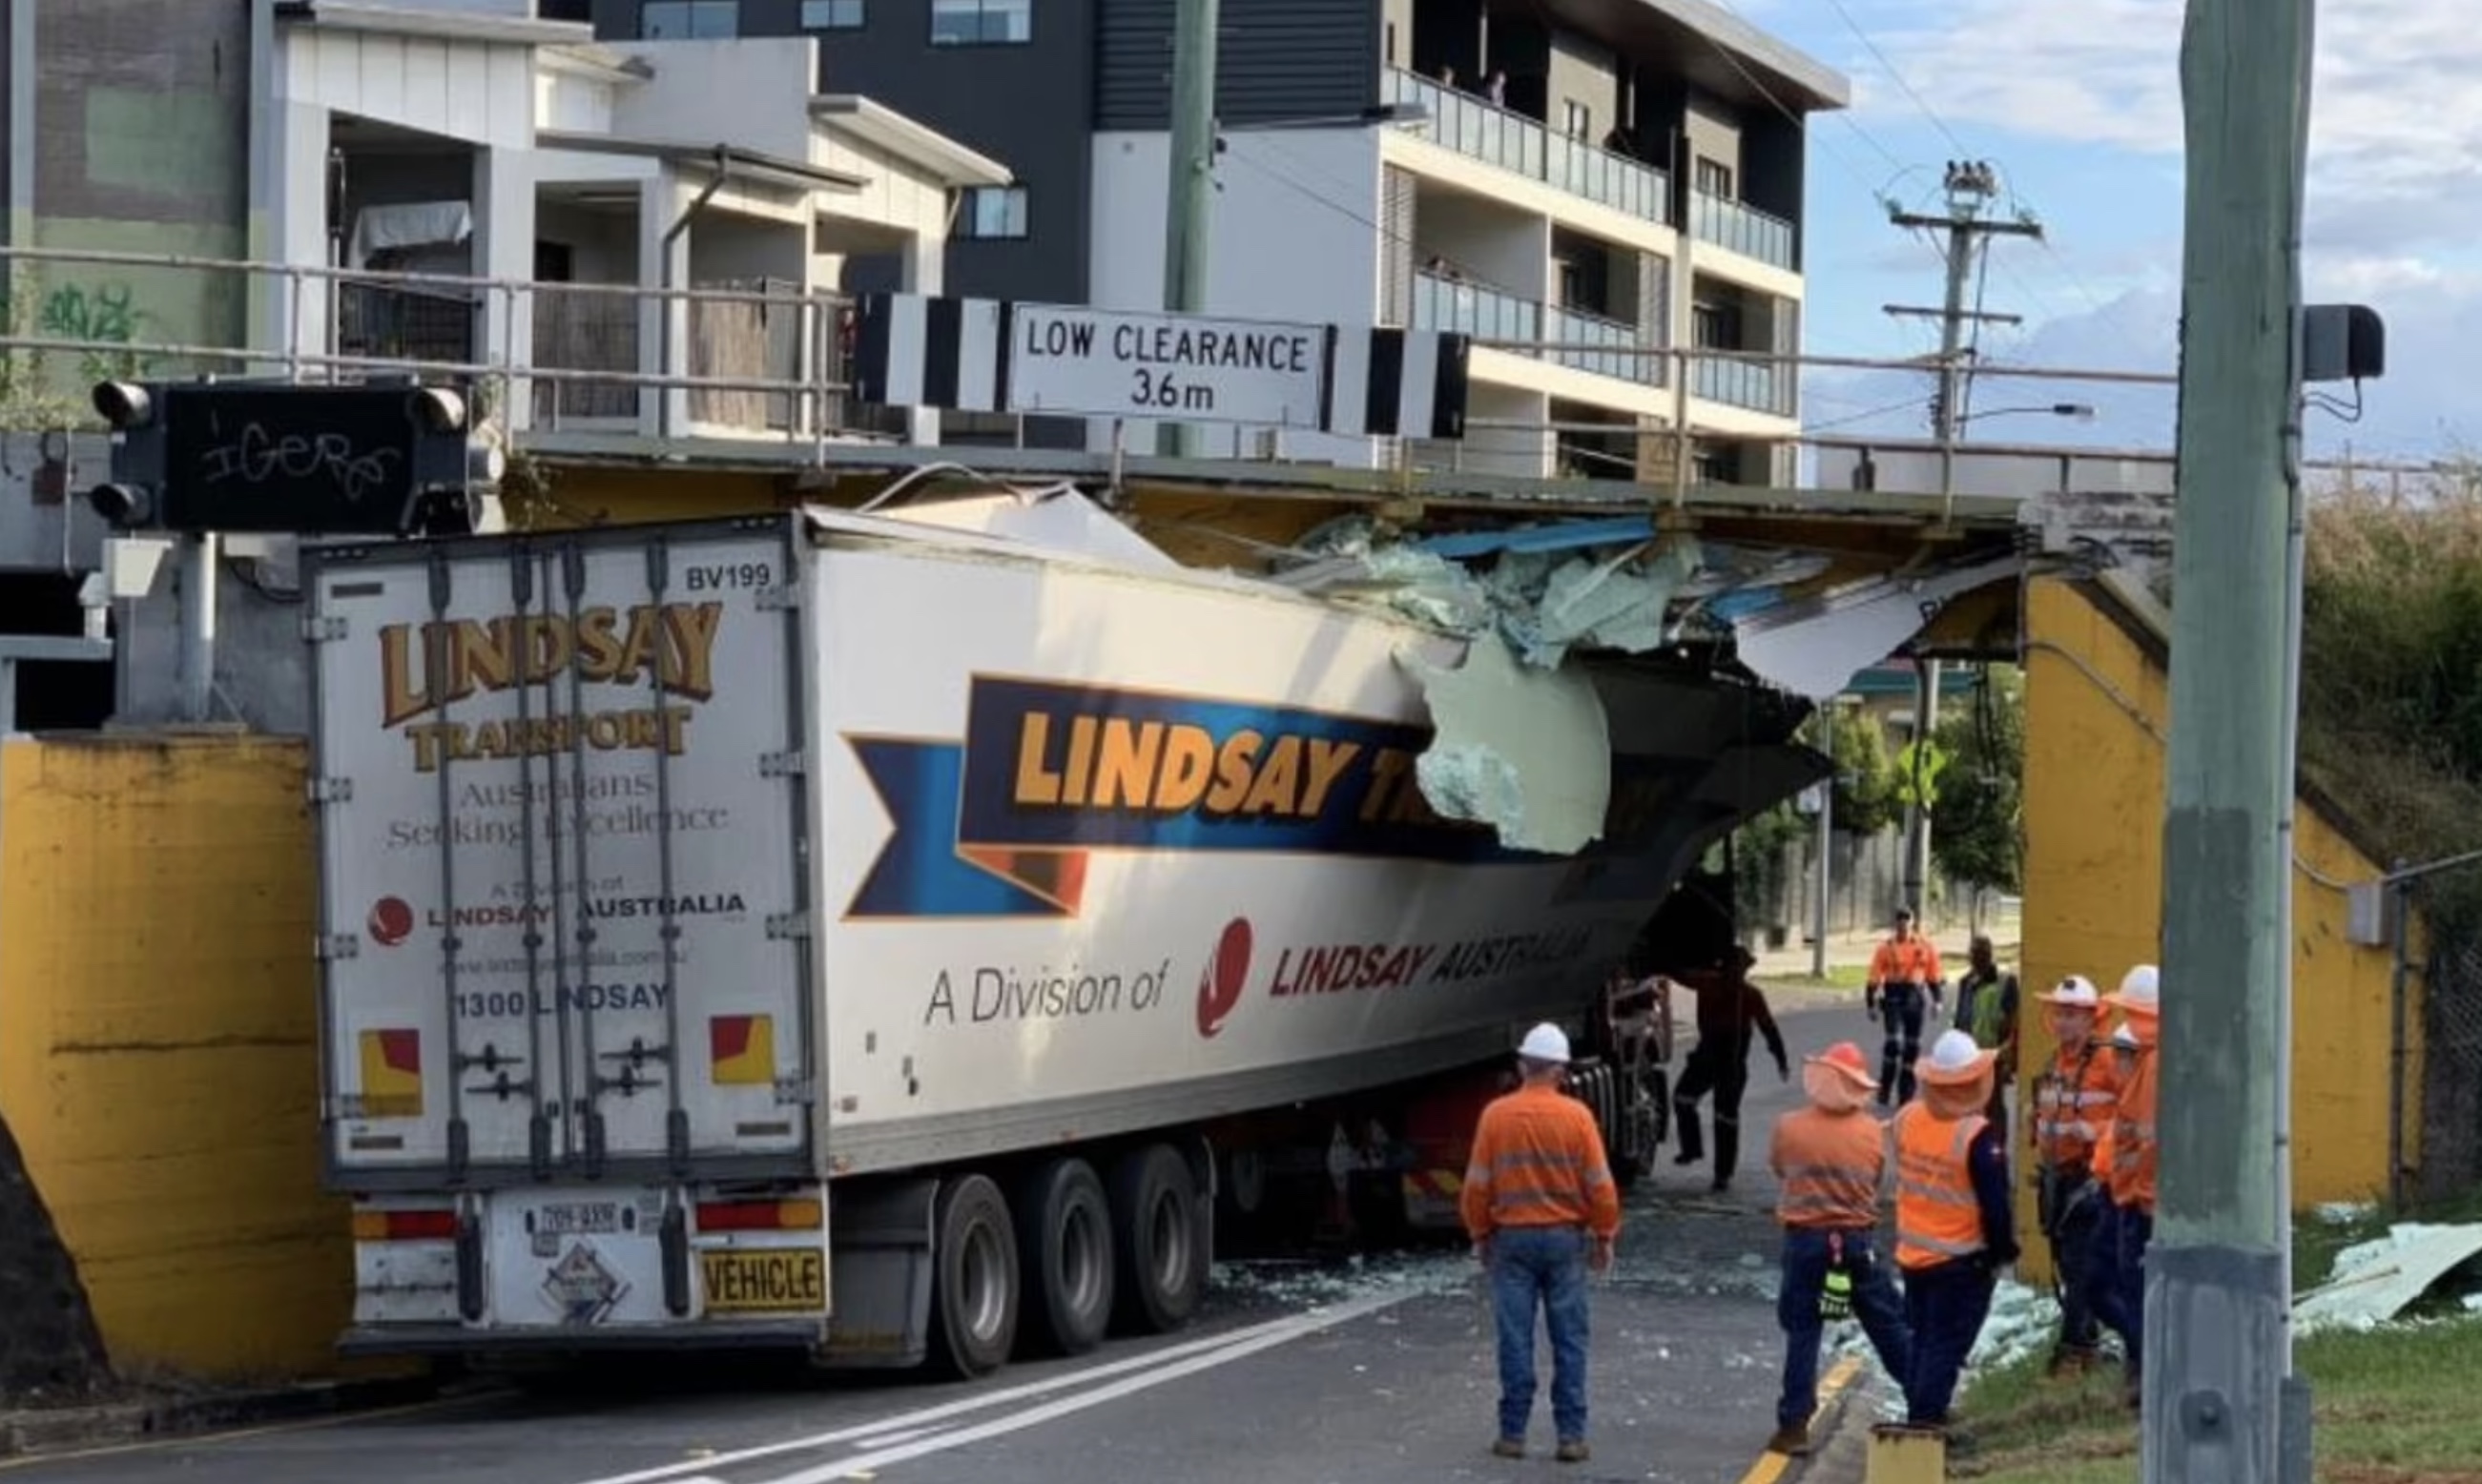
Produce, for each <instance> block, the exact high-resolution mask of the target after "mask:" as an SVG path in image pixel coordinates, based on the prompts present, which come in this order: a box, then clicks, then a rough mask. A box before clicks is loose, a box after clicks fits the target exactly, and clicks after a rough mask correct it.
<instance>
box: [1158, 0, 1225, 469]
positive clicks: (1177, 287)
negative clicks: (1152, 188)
mask: <svg viewBox="0 0 2482 1484" xmlns="http://www.w3.org/2000/svg"><path fill="white" fill-rule="evenodd" d="M1178 3H1179V7H1180V10H1179V13H1178V15H1177V17H1176V19H1175V22H1174V25H1173V38H1172V179H1171V191H1170V193H1169V194H1168V195H1167V196H1166V198H1165V201H1164V308H1165V309H1167V310H1169V311H1171V312H1172V313H1174V314H1202V313H1204V312H1205V310H1206V238H1207V234H1208V232H1209V231H1211V230H1212V229H1213V222H1214V205H1215V29H1216V25H1217V21H1218V14H1217V11H1218V6H1217V0H1178ZM1165 428H1166V432H1165V435H1164V438H1163V440H1162V441H1160V442H1158V444H1157V445H1156V446H1157V447H1158V448H1161V449H1164V451H1166V452H1168V453H1170V454H1171V455H1172V456H1173V457H1175V458H1181V459H1195V458H1197V457H1199V455H1200V451H1201V448H1200V445H1201V437H1200V430H1199V427H1198V425H1197V424H1195V423H1180V422H1175V423H1169V424H1166V425H1165Z"/></svg>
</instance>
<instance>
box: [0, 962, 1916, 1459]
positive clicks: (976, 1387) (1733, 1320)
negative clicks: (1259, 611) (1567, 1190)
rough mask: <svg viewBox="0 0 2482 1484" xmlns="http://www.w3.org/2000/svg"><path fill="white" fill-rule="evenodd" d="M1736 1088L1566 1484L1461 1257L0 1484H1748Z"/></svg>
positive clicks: (241, 1440) (1626, 1241)
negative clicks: (899, 1367)
mask: <svg viewBox="0 0 2482 1484" xmlns="http://www.w3.org/2000/svg"><path fill="white" fill-rule="evenodd" d="M1784 1029H1785V1033H1786V1037H1787V1040H1788V1041H1789V1042H1790V1043H1791V1049H1792V1051H1793V1054H1794V1056H1795V1058H1796V1061H1795V1071H1796V1073H1797V1072H1798V1071H1799V1063H1798V1058H1799V1056H1800V1055H1801V1054H1803V1053H1804V1052H1810V1051H1816V1050H1817V1049H1819V1048H1820V1047H1823V1046H1824V1045H1825V1044H1827V1043H1828V1042H1829V1041H1832V1040H1834V1039H1836V1038H1837V1037H1840V1036H1856V1037H1862V1035H1863V1033H1864V1032H1866V1030H1867V1029H1868V1027H1866V1026H1865V1025H1863V1024H1862V1018H1861V1017H1860V1015H1859V1014H1858V1013H1854V1012H1851V1011H1843V1012H1817V1011H1809V1012H1799V1013H1793V1014H1789V1015H1787V1016H1785V1017H1784ZM1865 1044H1866V1041H1865ZM1873 1049H1874V1050H1875V1047H1873ZM1752 1062H1753V1073H1754V1075H1753V1080H1752V1084H1751V1093H1750V1098H1749V1100H1748V1104H1747V1106H1746V1107H1745V1109H1744V1115H1743V1116H1744V1120H1745V1123H1746V1126H1747V1127H1748V1129H1749V1132H1748V1133H1747V1135H1746V1136H1745V1138H1744V1151H1743V1167H1742V1171H1741V1175H1740V1178H1739V1179H1738V1180H1737V1181H1736V1182H1735V1185H1734V1188H1733V1190H1732V1191H1731V1192H1729V1193H1728V1194H1726V1195H1723V1196H1713V1195H1710V1194H1708V1192H1707V1189H1706V1184H1707V1179H1708V1176H1709V1171H1708V1169H1707V1167H1705V1166H1703V1165H1701V1166H1698V1167H1696V1168H1694V1169H1690V1170H1680V1169H1677V1168H1675V1167H1674V1166H1673V1165H1672V1164H1671V1163H1670V1156H1669V1153H1667V1154H1666V1156H1665V1162H1664V1164H1663V1165H1662V1166H1661V1168H1660V1169H1659V1170H1658V1171H1657V1172H1656V1174H1655V1175H1654V1177H1653V1179H1651V1180H1650V1181H1648V1182H1644V1183H1641V1185H1640V1186H1639V1187H1638V1189H1637V1190H1635V1191H1634V1192H1632V1194H1631V1197H1630V1200H1629V1205H1628V1223H1627V1226H1626V1229H1625V1230H1624V1234H1623V1240H1622V1245H1621V1251H1620V1256H1619V1260H1618V1261H1617V1262H1616V1263H1615V1265H1614V1269H1613V1272H1612V1274H1611V1276H1610V1277H1609V1278H1608V1279H1607V1280H1604V1281H1602V1282H1600V1283H1599V1284H1598V1285H1597V1287H1596V1290H1595V1295H1594V1304H1595V1308H1594V1359H1593V1400H1592V1407H1593V1421H1592V1427H1591V1431H1592V1437H1593V1443H1594V1449H1595V1456H1594V1458H1593V1460H1592V1461H1591V1462H1589V1463H1586V1464H1583V1465H1558V1464H1554V1463H1552V1462H1551V1461H1550V1456H1549V1455H1550V1444H1551V1441H1552V1438H1551V1426H1550V1421H1549V1417H1548V1410H1547V1409H1548V1354H1547V1349H1546V1350H1545V1353H1544V1355H1543V1360H1542V1364H1543V1368H1544V1374H1545V1387H1544V1389H1543V1394H1542V1396H1541V1397H1540V1398H1538V1401H1537V1403H1536V1408H1537V1410H1536V1421H1535V1428H1534V1433H1533V1436H1532V1438H1531V1440H1530V1441H1531V1443H1532V1444H1533V1447H1532V1450H1531V1456H1530V1457H1529V1458H1528V1459H1527V1460H1525V1461H1523V1462H1510V1461H1505V1460H1500V1459H1496V1458H1492V1457H1491V1456H1490V1455H1489V1453H1488V1448H1489V1446H1490V1444H1491V1440H1492V1433H1493V1431H1494V1428H1493V1401H1494V1397H1495V1394H1496V1390H1497V1383H1496V1381H1495V1379H1494V1372H1493V1366H1492V1338H1491V1328H1490V1323H1489V1314H1488V1312H1487V1310H1486V1307H1485V1300H1484V1297H1483V1289H1482V1286H1481V1284H1480V1277H1479V1273H1478V1271H1477V1270H1476V1268H1475V1267H1474V1265H1473V1263H1472V1261H1471V1259H1469V1258H1467V1257H1466V1256H1465V1254H1464V1252H1463V1251H1462V1250H1458V1251H1451V1252H1433V1253H1422V1254H1403V1255H1392V1256H1386V1257H1381V1258H1374V1259H1370V1260H1367V1261H1365V1262H1362V1263H1360V1264H1358V1265H1351V1266H1328V1267H1316V1266H1311V1265H1308V1264H1301V1265H1291V1266H1287V1265H1283V1264H1252V1265H1247V1266H1225V1267H1220V1268H1219V1269H1218V1271H1217V1280H1216V1282H1215V1284H1214V1285H1213V1288H1212V1290H1211V1294H1210V1300H1209V1305H1208V1309H1207V1312H1206V1313H1205V1315H1204V1317H1203V1320H1202V1322H1201V1323H1200V1324H1198V1325H1196V1326H1194V1327H1193V1328H1192V1329H1191V1330H1190V1331H1188V1332H1186V1333H1184V1334H1182V1335H1179V1336H1175V1337H1171V1338H1167V1339H1160V1340H1150V1341H1118V1342H1114V1343H1111V1344H1107V1345H1105V1346H1104V1347H1103V1348H1102V1349H1101V1350H1099V1351H1097V1352H1096V1353H1095V1354H1092V1355H1089V1356H1085V1357H1080V1358H1078V1359H1076V1360H1074V1361H1067V1362H1055V1363H1048V1364H1035V1365H1012V1366H1009V1367H1008V1368H1007V1369H1006V1370H1004V1371H1003V1372H1002V1373H1001V1374H999V1375H997V1376H993V1377H990V1378H988V1379H986V1380H984V1381H982V1382H978V1383H972V1384H965V1385H936V1384H923V1383H919V1382H907V1383H895V1382H888V1381H867V1382H856V1381H854V1380H852V1379H850V1378H837V1379H819V1378H808V1377H801V1376H795V1375H789V1374H786V1373H785V1372H784V1371H783V1370H781V1369H780V1368H776V1369H769V1368H761V1367H736V1366H732V1365H718V1364H717V1363H716V1362H715V1361H713V1360H712V1359H699V1360H682V1361H679V1362H676V1363H673V1365H676V1366H677V1367H678V1368H677V1369H673V1370H669V1371H657V1372H652V1373H647V1372H640V1373H637V1374H634V1375H633V1376H632V1377H631V1378H630V1380H629V1383H628V1384H627V1385H625V1386H622V1387H619V1388H616V1389H613V1390H608V1391H598V1392H596V1393H595V1394H594V1395H592V1396H591V1397H587V1398H575V1397H544V1396H541V1395H519V1394H514V1393H507V1394H488V1395H482V1396H474V1397H468V1398H465V1399H462V1400H457V1401H452V1402H447V1403H443V1404H431V1405H426V1406H421V1407H415V1408H409V1409H405V1410H402V1411H398V1412H394V1413H388V1414H380V1415H366V1416H363V1417H358V1418H344V1419H340V1420H334V1421H330V1422H327V1423H324V1424H319V1425H311V1426H304V1427H292V1428H273V1429H266V1430H261V1431H255V1432H245V1433H239V1434H233V1435H228V1436H224V1437H208V1438H201V1439H194V1440H187V1441H174V1442H171V1443H167V1444H160V1445H151V1446H145V1447H140V1448H133V1449H123V1450H119V1451H114V1452H108V1453H101V1454H96V1455H92V1456H86V1457H59V1458H50V1459H36V1460H27V1461H22V1462H19V1463H18V1464H16V1465H14V1466H13V1467H8V1468H5V1469H0V1481H5V1484H176V1481H177V1484H333V1481H335V1480H340V1479H352V1480H354V1481H356V1484H826V1481H829V1480H833V1479H847V1478H852V1479H860V1478H875V1479H879V1480H885V1481H891V1484H901V1481H908V1480H919V1481H924V1484H931V1481H937V1484H1069V1481H1075V1484H1094V1481H1109V1480H1120V1479H1148V1480H1150V1481H1155V1484H1223V1481H1227V1480H1232V1481H1238V1480H1244V1479H1251V1480H1254V1479H1261V1478H1266V1479H1277V1480H1282V1481H1284V1484H1321V1481H1335V1484H1343V1481H1347V1480H1350V1481H1353V1484H1400V1481H1401V1484H1413V1481H1417V1480H1418V1481H1423V1484H1433V1481H1440V1480H1456V1479H1503V1478H1505V1479H1523V1478H1527V1477H1545V1478H1552V1477H1556V1478H1560V1479H1567V1480H1578V1481H1586V1480H1620V1479H1627V1480H1658V1481H1668V1484H1738V1481H1741V1480H1742V1479H1743V1478H1744V1477H1745V1475H1748V1474H1749V1473H1750V1471H1751V1470H1752V1467H1753V1465H1754V1464H1756V1462H1757V1461H1758V1459H1759V1456H1760V1452H1759V1450H1760V1449H1761V1447H1762V1446H1763V1445H1764V1444H1765V1441H1766V1438H1767V1435H1768V1433H1769V1432H1770V1430H1771V1429H1772V1428H1773V1425H1774V1401H1775V1386H1776V1375H1777V1367H1778V1364H1779V1348H1778V1347H1779V1344H1780V1339H1779V1336H1778V1332H1777V1329H1776V1325H1775V1315H1774V1307H1773V1302H1772V1300H1773V1294H1774V1289H1775V1250H1776V1243H1775V1233H1774V1227H1773V1224H1772V1221H1771V1220H1770V1218H1769V1214H1768V1213H1769V1211H1770V1210H1771V1208H1772V1203H1773V1199H1774V1183H1773V1180H1772V1179H1770V1178H1769V1177H1768V1175H1767V1173H1766V1171H1765V1169H1764V1165H1765V1152H1766V1130H1767V1128H1768V1126H1770V1125H1771V1124H1772V1122H1773V1120H1774V1116H1775V1115H1776V1114H1777V1113H1778V1112H1781V1111H1782V1109H1784V1108H1785V1107H1787V1106H1789V1105H1790V1103H1791V1100H1792V1099H1794V1098H1795V1097H1797V1096H1798V1091H1797V1089H1798V1078H1796V1079H1795V1082H1794V1083H1793V1084H1792V1085H1790V1086H1787V1085H1786V1084H1784V1083H1782V1082H1780V1081H1779V1080H1778V1079H1777V1076H1776V1072H1775V1068H1774V1066H1773V1065H1772V1064H1771V1062H1770V1061H1769V1059H1768V1057H1767V1055H1766V1052H1765V1050H1764V1048H1763V1047H1757V1048H1755V1049H1754V1054H1753V1056H1752ZM1675 1070H1676V1072H1677V1066H1676V1069H1675ZM1708 1122H1709V1123H1710V1124H1711V1120H1709V1121H1708ZM1710 1142H1711V1135H1710ZM1784 1476H1785V1477H1786V1478H1788V1479H1797V1478H1798V1477H1799V1476H1800V1470H1799V1469H1795V1470H1793V1471H1790V1472H1789V1473H1787V1474H1785V1475H1784Z"/></svg>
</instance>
